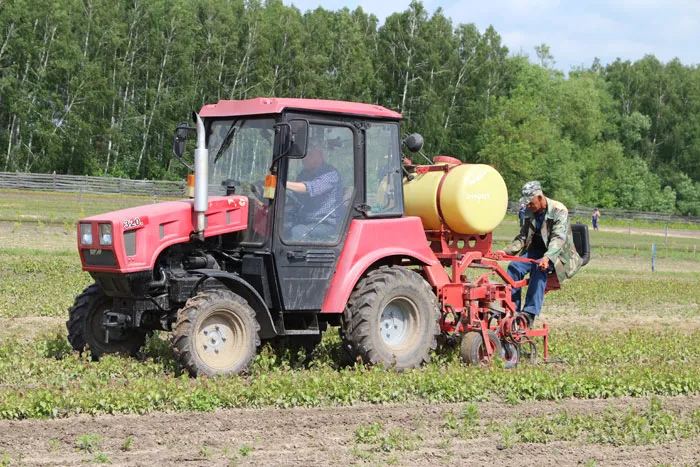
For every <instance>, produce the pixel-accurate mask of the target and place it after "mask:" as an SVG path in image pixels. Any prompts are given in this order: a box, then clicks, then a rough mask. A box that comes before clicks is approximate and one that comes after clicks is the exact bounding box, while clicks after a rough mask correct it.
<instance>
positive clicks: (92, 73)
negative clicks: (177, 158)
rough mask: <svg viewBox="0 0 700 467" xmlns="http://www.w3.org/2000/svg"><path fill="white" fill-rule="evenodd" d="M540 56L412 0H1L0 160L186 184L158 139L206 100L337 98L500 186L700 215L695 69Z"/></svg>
mask: <svg viewBox="0 0 700 467" xmlns="http://www.w3.org/2000/svg"><path fill="white" fill-rule="evenodd" d="M535 52H536V58H535V57H533V60H532V61H531V60H529V59H528V57H524V56H519V55H512V54H510V53H509V51H508V49H507V48H506V47H505V46H503V44H502V43H501V37H500V36H499V34H498V32H497V31H496V30H495V29H494V28H493V27H489V28H487V29H486V30H483V31H480V30H478V29H477V28H476V26H475V25H474V24H453V23H452V22H451V20H450V19H449V18H447V17H446V16H445V15H444V13H443V12H442V11H441V10H440V9H438V10H436V11H435V12H434V13H432V14H431V13H429V12H428V11H426V10H425V8H424V7H423V5H422V4H421V3H420V2H414V3H412V4H411V5H410V7H409V8H408V9H407V10H406V11H403V12H397V13H395V14H393V15H391V16H389V17H388V18H387V19H386V21H385V22H384V23H383V24H382V25H381V26H380V25H379V21H378V19H377V18H376V17H375V16H373V15H368V14H366V13H365V12H363V11H362V10H361V9H360V8H358V9H356V10H354V11H350V10H348V9H342V10H339V11H335V12H334V11H327V10H324V9H322V8H318V9H316V10H313V11H307V12H301V11H299V10H298V9H296V8H294V7H287V6H284V5H283V4H282V2H281V1H279V0H268V1H265V2H264V3H261V2H260V1H259V0H250V1H244V0H232V1H229V0H154V1H141V0H135V1H134V0H129V1H126V0H118V1H105V0H31V1H30V0H0V128H2V131H0V148H2V149H1V150H0V170H2V171H16V170H19V171H37V172H51V171H56V172H57V173H72V174H91V175H97V174H106V175H111V176H126V177H134V178H181V177H182V176H183V175H184V174H183V172H182V170H183V169H182V168H181V167H179V166H177V165H175V164H172V163H171V161H170V135H171V133H172V130H173V128H174V125H175V124H176V123H177V122H178V121H181V120H185V119H186V118H187V117H188V115H190V112H191V111H192V110H193V109H199V108H200V107H201V106H202V105H203V104H205V103H210V102H216V101H217V100H219V99H246V98H252V97H258V96H279V97H305V98H324V99H342V100H353V101H363V102H371V103H378V104H381V105H384V106H386V107H388V108H391V109H395V110H397V111H400V112H401V113H402V114H403V115H404V117H405V118H406V122H405V126H404V130H405V131H406V132H412V131H418V132H420V133H422V134H423V135H424V137H425V140H426V148H425V149H426V151H427V153H428V154H429V155H437V154H447V155H452V156H457V157H459V158H461V159H462V160H464V161H468V162H483V163H489V164H492V165H494V166H495V167H496V168H498V170H499V171H500V172H501V173H502V174H503V176H504V178H505V179H506V182H507V183H508V187H509V189H510V191H511V196H512V197H515V196H516V195H517V191H518V189H519V187H520V185H521V183H522V182H524V181H526V180H528V179H532V178H538V179H540V180H541V181H542V182H543V183H544V187H545V189H546V190H547V192H548V194H550V195H551V196H552V197H554V198H556V199H560V200H561V201H563V202H565V203H567V204H569V205H576V204H582V205H588V206H594V205H596V206H600V207H606V208H612V207H619V208H628V209H636V210H655V211H667V212H672V211H675V212H677V213H680V214H684V215H696V216H697V215H700V70H699V69H698V67H697V65H687V64H686V65H684V64H682V63H680V62H679V61H678V60H673V61H671V62H669V63H665V64H664V63H661V62H659V60H657V59H656V58H655V57H653V56H646V57H645V58H643V59H642V60H639V61H637V62H635V63H631V62H629V61H623V60H617V61H615V62H613V63H609V64H603V63H600V62H599V61H598V60H597V59H594V58H593V57H591V65H590V66H589V67H587V68H581V69H577V70H572V71H571V72H569V73H568V76H565V75H564V74H563V73H561V72H559V71H556V70H554V69H553V68H552V64H553V63H554V61H553V60H554V57H552V56H551V54H550V53H549V48H548V47H547V46H546V45H544V44H543V45H541V46H539V47H537V48H536V50H535ZM533 62H536V63H533Z"/></svg>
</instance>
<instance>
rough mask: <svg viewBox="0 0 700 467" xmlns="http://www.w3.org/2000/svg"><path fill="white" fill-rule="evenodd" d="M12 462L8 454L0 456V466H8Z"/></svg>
mask: <svg viewBox="0 0 700 467" xmlns="http://www.w3.org/2000/svg"><path fill="white" fill-rule="evenodd" d="M11 464H12V458H11V457H10V456H9V455H8V454H3V455H2V458H0V467H8V466H9V465H11Z"/></svg>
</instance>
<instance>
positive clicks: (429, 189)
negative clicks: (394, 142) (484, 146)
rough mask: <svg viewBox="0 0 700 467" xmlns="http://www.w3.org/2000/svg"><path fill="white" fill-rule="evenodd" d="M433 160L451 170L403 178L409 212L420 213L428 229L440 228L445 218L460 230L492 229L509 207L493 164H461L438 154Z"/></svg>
mask: <svg viewBox="0 0 700 467" xmlns="http://www.w3.org/2000/svg"><path fill="white" fill-rule="evenodd" d="M434 162H435V163H436V165H441V166H443V167H447V168H448V169H449V170H448V171H447V172H445V171H444V170H440V171H430V172H425V173H417V174H416V175H415V177H414V178H413V180H411V181H405V182H404V187H403V195H404V205H405V209H406V215H407V216H418V217H420V218H421V220H422V221H423V226H424V227H425V228H426V229H429V230H438V229H440V224H441V222H440V221H441V219H442V222H443V223H444V224H445V225H446V226H447V227H448V228H449V229H451V230H452V231H454V232H457V233H459V234H485V233H488V232H492V231H493V230H494V229H495V228H496V227H497V226H498V224H500V223H501V221H502V220H503V217H504V216H505V214H506V209H507V208H508V189H507V188H506V184H505V182H504V181H503V177H501V174H499V173H498V171H497V170H496V169H494V168H493V167H491V166H490V165H484V164H462V163H460V161H459V160H457V159H454V158H451V157H436V158H435V159H434ZM418 167H421V166H418ZM424 167H431V166H424Z"/></svg>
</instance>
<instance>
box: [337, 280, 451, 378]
mask: <svg viewBox="0 0 700 467" xmlns="http://www.w3.org/2000/svg"><path fill="white" fill-rule="evenodd" d="M438 319H439V313H438V307H437V298H436V297H435V294H434V293H433V290H432V288H431V287H430V285H429V284H428V283H427V282H426V281H425V280H424V279H423V278H422V277H421V276H420V275H419V274H417V273H416V272H414V271H411V270H409V269H406V268H404V267H399V266H382V267H380V268H379V269H376V270H374V271H371V272H370V273H369V274H367V275H366V276H365V277H364V278H362V279H361V280H360V281H359V282H358V283H357V285H356V286H355V290H354V291H353V292H352V294H351V295H350V300H348V303H347V305H346V307H345V311H344V312H343V318H342V323H341V324H342V326H341V333H340V335H341V338H342V339H343V347H344V349H345V350H346V351H348V353H349V354H350V356H351V357H352V358H353V359H357V358H358V357H359V358H361V359H362V361H364V362H365V363H368V364H377V363H382V364H384V365H385V366H386V367H387V368H389V367H392V368H394V369H396V370H405V369H408V368H416V367H419V366H420V365H422V364H423V363H427V362H428V361H429V360H430V351H431V350H434V349H435V348H436V346H437V337H438V335H439V334H440V329H439V326H438Z"/></svg>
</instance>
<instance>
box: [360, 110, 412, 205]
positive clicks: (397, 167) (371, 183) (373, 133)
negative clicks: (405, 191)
mask: <svg viewBox="0 0 700 467" xmlns="http://www.w3.org/2000/svg"><path fill="white" fill-rule="evenodd" d="M398 142H399V126H398V125H397V124H396V123H372V124H371V126H370V127H369V128H368V129H367V130H366V132H365V148H366V159H365V180H366V193H365V194H366V199H367V204H368V205H369V206H370V210H369V212H368V213H367V215H368V216H378V217H393V216H401V215H403V195H402V187H401V180H402V177H401V153H400V151H399V145H398Z"/></svg>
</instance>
